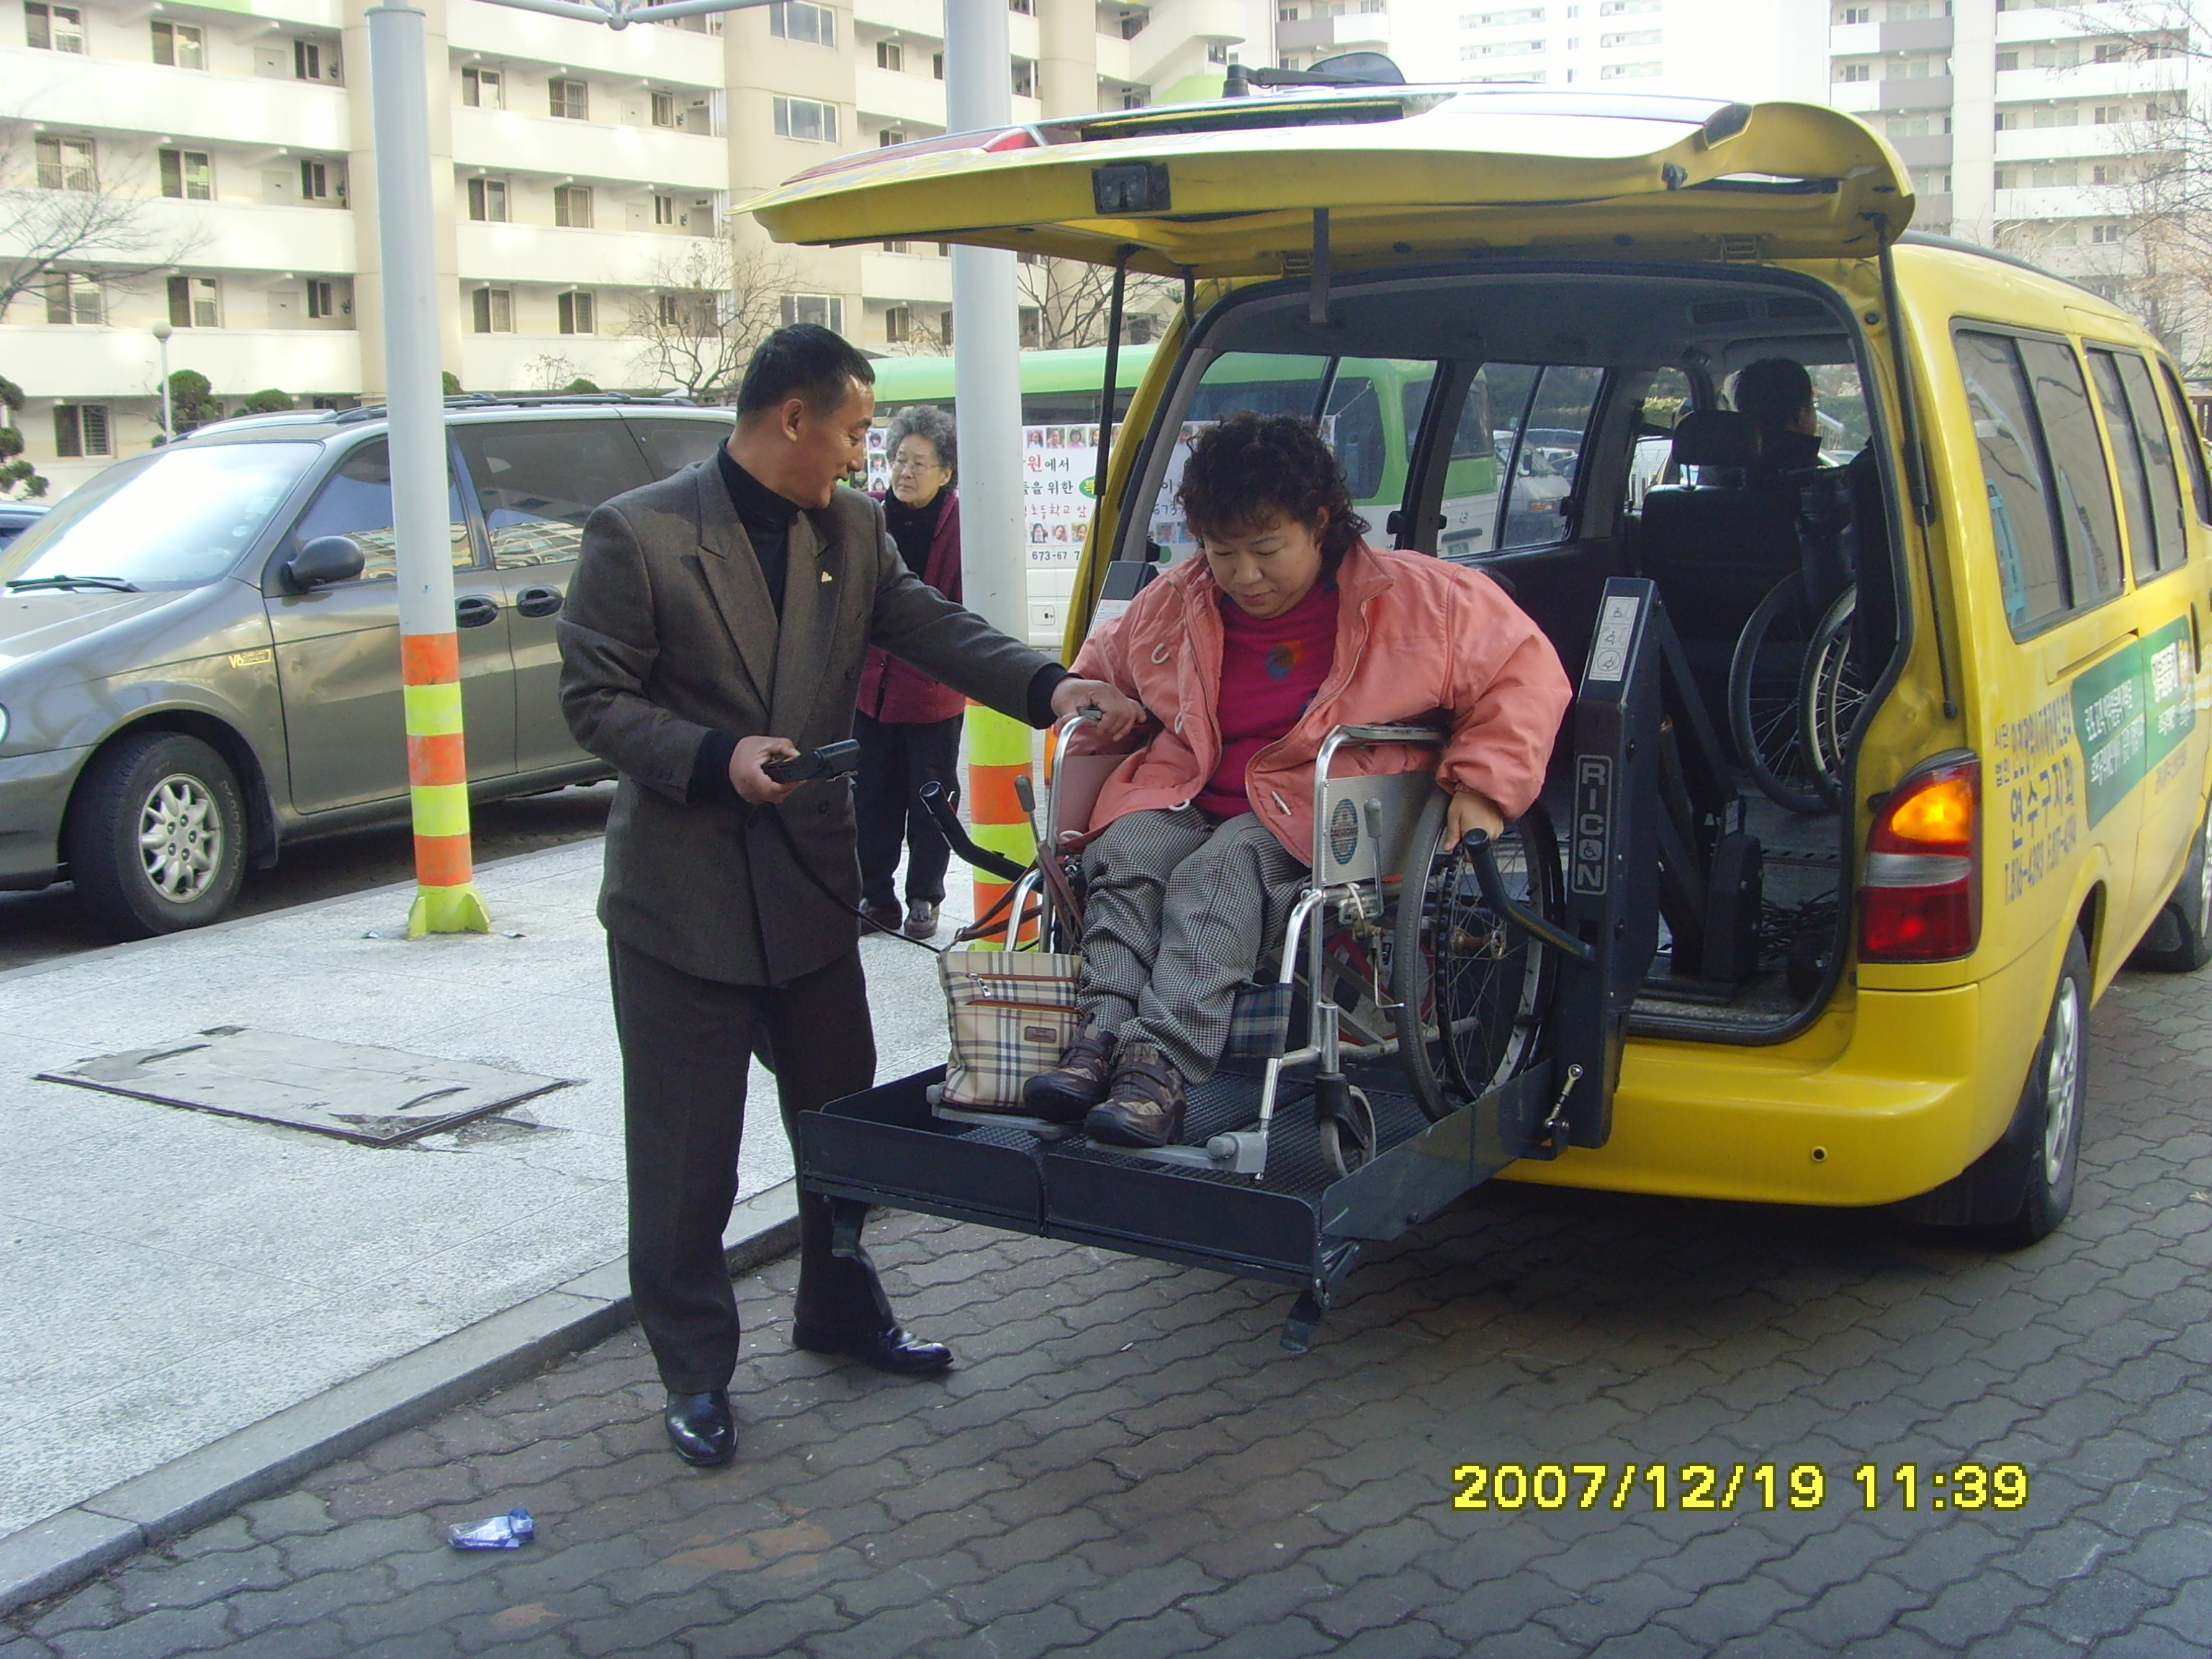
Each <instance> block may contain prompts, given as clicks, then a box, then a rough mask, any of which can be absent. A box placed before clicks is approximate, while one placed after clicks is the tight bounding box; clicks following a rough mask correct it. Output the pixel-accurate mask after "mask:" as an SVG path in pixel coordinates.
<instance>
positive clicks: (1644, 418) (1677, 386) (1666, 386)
mask: <svg viewBox="0 0 2212 1659" xmlns="http://www.w3.org/2000/svg"><path fill="white" fill-rule="evenodd" d="M1694 395H1695V394H1694V392H1693V390H1692V386H1691V385H1690V377H1689V376H1688V375H1686V374H1683V373H1682V371H1681V370H1680V369H1679V368H1662V369H1656V370H1655V371H1653V373H1652V375H1651V378H1650V382H1649V383H1648V384H1647V385H1646V386H1644V398H1643V401H1642V403H1641V404H1639V405H1638V408H1639V415H1638V420H1637V425H1636V451H1635V453H1634V455H1633V456H1632V458H1631V459H1630V461H1629V464H1628V510H1629V511H1630V512H1632V513H1640V512H1642V511H1643V509H1644V491H1645V490H1647V489H1650V488H1651V487H1652V485H1654V484H1656V483H1663V482H1664V481H1665V479H1666V477H1667V464H1668V462H1669V461H1671V460H1672V459H1674V422H1677V421H1679V420H1680V419H1681V418H1682V416H1684V415H1686V414H1687V413H1688V412H1689V410H1690V404H1691V402H1692V398H1693V397H1694Z"/></svg>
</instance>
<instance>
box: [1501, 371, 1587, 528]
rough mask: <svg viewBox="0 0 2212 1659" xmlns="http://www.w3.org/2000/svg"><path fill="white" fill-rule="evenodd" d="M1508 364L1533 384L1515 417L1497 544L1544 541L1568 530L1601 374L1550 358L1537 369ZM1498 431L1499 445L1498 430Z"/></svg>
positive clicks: (1502, 435)
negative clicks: (1550, 361)
mask: <svg viewBox="0 0 2212 1659" xmlns="http://www.w3.org/2000/svg"><path fill="white" fill-rule="evenodd" d="M1491 367H1492V368H1493V369H1494V368H1497V367H1498V365H1492V366H1491ZM1512 367H1515V368H1518V369H1519V371H1520V373H1522V374H1528V375H1529V376H1530V377H1531V379H1532V380H1533V381H1534V388H1533V391H1532V392H1531V394H1530V396H1529V398H1528V404H1526V406H1525V416H1516V417H1515V428H1516V431H1515V441H1514V445H1513V458H1512V461H1511V463H1510V465H1511V467H1512V475H1513V476H1512V484H1511V488H1510V491H1509V492H1508V499H1507V501H1506V502H1505V507H1504V513H1503V514H1502V515H1501V517H1502V519H1503V522H1502V523H1501V524H1500V525H1499V526H1498V548H1499V549H1500V550H1504V549H1507V548H1516V547H1544V546H1547V545H1549V544H1552V543H1553V542H1559V541H1565V539H1566V538H1567V536H1568V535H1569V533H1570V532H1571V520H1570V518H1569V516H1568V513H1567V502H1568V501H1569V499H1570V498H1571V496H1572V495H1574V489H1575V471H1576V468H1577V465H1579V463H1580V462H1581V459H1582V450H1583V434H1584V433H1585V432H1587V431H1588V429H1589V420H1590V412H1591V411H1592V410H1594V409H1595V408H1596V406H1597V394H1598V388H1599V386H1601V385H1602V384H1603V383H1604V380H1605V371H1604V370H1603V369H1601V368H1574V367H1570V366H1568V365H1565V364H1561V363H1553V364H1550V365H1548V366H1547V367H1546V368H1544V369H1543V370H1542V372H1541V374H1538V373H1537V371H1535V370H1534V369H1531V368H1527V367H1526V366H1522V365H1514V366H1512ZM1504 437H1505V434H1504V430H1503V429H1501V430H1500V431H1499V433H1498V441H1499V444H1500V447H1503V444H1504Z"/></svg>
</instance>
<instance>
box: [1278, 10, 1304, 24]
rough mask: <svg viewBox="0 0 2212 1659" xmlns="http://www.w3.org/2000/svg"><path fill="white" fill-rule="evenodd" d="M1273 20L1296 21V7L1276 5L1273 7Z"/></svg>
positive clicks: (1282, 21) (1281, 21)
mask: <svg viewBox="0 0 2212 1659" xmlns="http://www.w3.org/2000/svg"><path fill="white" fill-rule="evenodd" d="M1275 21H1277V22H1278V23H1295V22H1297V21H1298V9H1297V7H1296V6H1278V7H1276V8H1275Z"/></svg>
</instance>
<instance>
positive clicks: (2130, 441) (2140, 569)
mask: <svg viewBox="0 0 2212 1659" xmlns="http://www.w3.org/2000/svg"><path fill="white" fill-rule="evenodd" d="M2130 369H2131V370H2133V371H2134V372H2133V374H2129V372H2128V371H2129V370H2130ZM2089 373H2090V374H2091V376H2092V377H2093V378H2094V380H2096V382H2097V401H2098V403H2099V404H2100V405H2101V406H2102V407H2103V409H2104V411H2105V429H2106V432H2107V433H2109V434H2110V435H2111V436H2112V459H2114V460H2115V461H2117V462H2118V464H2119V469H2120V500H2121V501H2122V503H2123V504H2124V507H2126V510H2127V521H2128V547H2129V552H2130V563H2131V564H2132V565H2133V566H2134V568H2135V573H2136V581H2138V582H2147V581H2149V580H2152V579H2153V578H2154V577H2155V576H2157V575H2159V574H2161V573H2162V572H2164V571H2167V570H2171V569H2173V568H2175V567H2177V566H2178V565H2179V564H2180V563H2181V562H2182V560H2183V558H2184V557H2185V551H2184V546H2183V543H2182V539H2181V483H2180V480H2179V478H2178V477H2175V475H2174V471H2173V452H2172V447H2170V446H2169V445H2168V444H2167V442H2166V421H2165V417H2164V416H2163V415H2162V414H2161V413H2160V410H2159V407H2158V397H2157V394H2156V393H2155V392H2153V391H2152V390H2151V380H2150V371H2149V370H2148V368H2145V367H2144V364H2143V361H2142V358H2140V357H2136V356H2119V355H2118V354H2116V353H2113V352H2110V351H2099V350H2092V351H2091V352H2090V353H2089ZM2138 409H2141V410H2144V411H2146V412H2147V415H2148V418H2147V419H2146V418H2144V416H2142V415H2139V414H2138V413H2137V410H2138Z"/></svg>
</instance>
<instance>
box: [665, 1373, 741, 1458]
mask: <svg viewBox="0 0 2212 1659" xmlns="http://www.w3.org/2000/svg"><path fill="white" fill-rule="evenodd" d="M662 1420H663V1421H664V1422H665V1423H666V1424H667V1425H668V1443H669V1444H670V1445H671V1446H673V1447H675V1448H676V1455H678V1457H680V1458H682V1459H683V1460H684V1462H687V1463H689V1464H690V1465H692V1466H693V1467H694V1468H702V1469H711V1468H717V1467H719V1466H720V1465H721V1464H724V1463H726V1462H729V1461H730V1460H731V1459H732V1457H735V1456H736V1455H738V1425H737V1424H736V1423H735V1422H734V1421H732V1419H731V1417H730V1396H729V1392H728V1390H726V1389H708V1391H707V1392H706V1393H705V1394H678V1393H677V1392H676V1391H675V1390H674V1389H670V1390H669V1391H668V1414H667V1416H666V1417H665V1418H664V1419H662Z"/></svg>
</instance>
